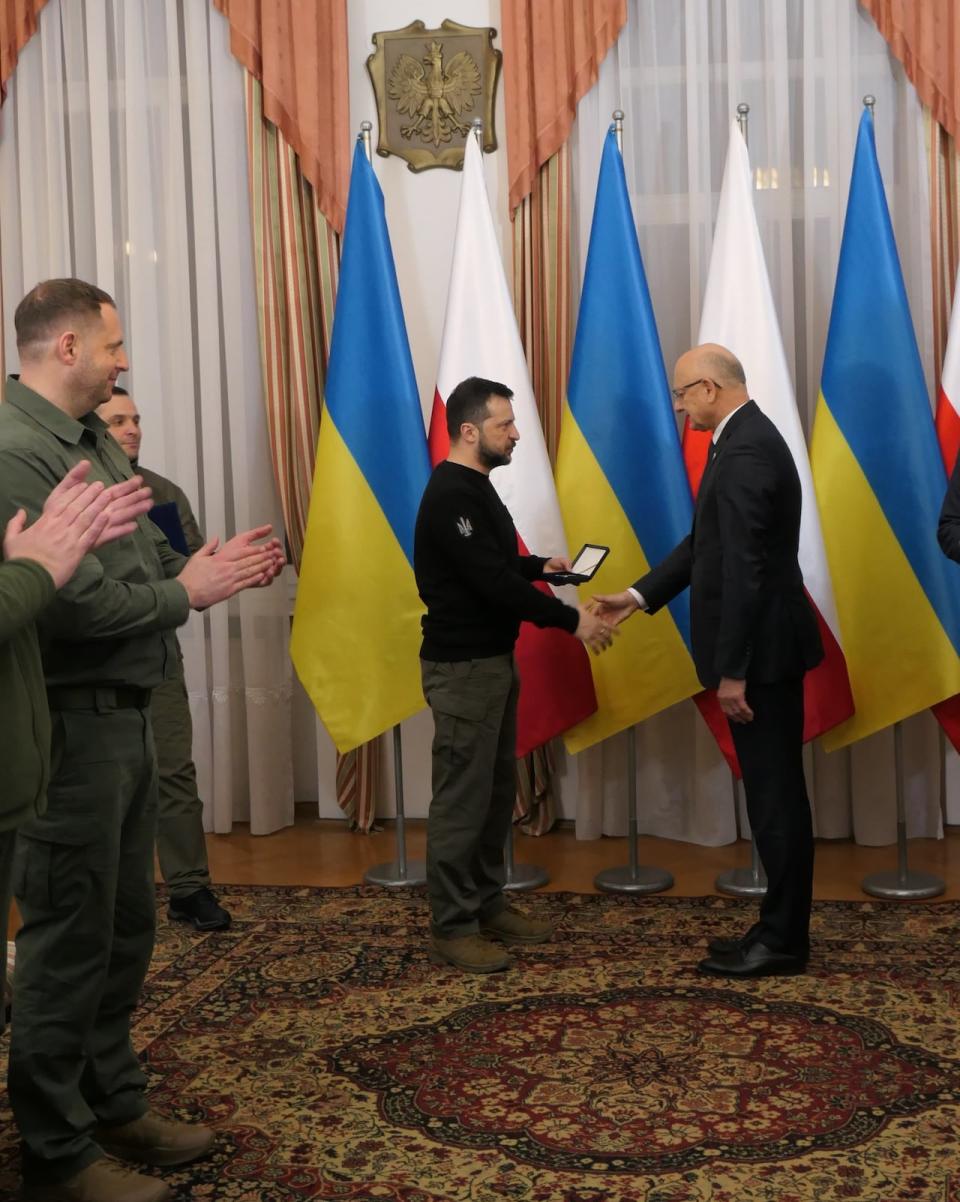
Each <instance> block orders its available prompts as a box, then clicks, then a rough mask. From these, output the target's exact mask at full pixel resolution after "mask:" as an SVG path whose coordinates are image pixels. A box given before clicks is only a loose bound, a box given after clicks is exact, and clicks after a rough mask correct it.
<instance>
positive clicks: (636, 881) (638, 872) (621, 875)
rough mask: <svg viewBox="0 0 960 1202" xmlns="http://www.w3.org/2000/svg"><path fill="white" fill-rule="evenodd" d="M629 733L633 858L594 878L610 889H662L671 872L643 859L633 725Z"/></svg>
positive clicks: (629, 836)
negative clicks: (638, 820)
mask: <svg viewBox="0 0 960 1202" xmlns="http://www.w3.org/2000/svg"><path fill="white" fill-rule="evenodd" d="M625 733H626V736H627V823H628V825H627V848H628V851H629V853H630V862H629V863H628V864H627V865H626V867H624V868H604V869H603V871H602V872H598V873H597V875H596V876H595V877H594V878H593V883H594V884H595V885H596V887H597V888H598V889H603V890H605V891H606V892H607V893H660V892H662V891H663V890H664V889H669V888H670V886H671V885H672V884H673V875H672V873H669V872H667V870H666V869H665V868H649V867H647V866H645V865H643V864H641V863H640V860H639V855H638V842H639V832H638V829H637V732H636V728H635V727H633V726H631V727H629V728H628V729H627V731H626V732H625Z"/></svg>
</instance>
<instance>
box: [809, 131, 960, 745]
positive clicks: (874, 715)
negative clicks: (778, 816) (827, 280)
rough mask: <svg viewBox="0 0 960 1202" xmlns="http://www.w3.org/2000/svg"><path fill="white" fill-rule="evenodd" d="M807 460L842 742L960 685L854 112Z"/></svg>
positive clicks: (898, 323) (879, 206) (910, 355)
mask: <svg viewBox="0 0 960 1202" xmlns="http://www.w3.org/2000/svg"><path fill="white" fill-rule="evenodd" d="M810 459H811V465H812V468H813V480H814V486H815V488H816V492H817V502H818V505H819V507H820V518H821V522H822V524H823V534H824V542H825V544H826V548H827V558H828V559H829V562H830V572H831V575H832V577H833V588H834V593H835V594H836V602H837V612H838V615H839V619H840V636H841V641H842V644H843V651H844V654H845V656H846V660H847V668H848V670H849V673H850V681H851V684H852V687H853V697H854V702H855V705H856V713H855V714H854V715H853V717H852V718H850V719H849V721H847V722H845V723H843V724H842V725H841V726H838V727H835V728H834V729H833V730H832V731H830V732H829V733H828V734H826V735H825V736H824V738H823V742H824V745H825V746H826V747H828V748H830V749H833V748H836V747H843V746H845V745H846V744H848V743H852V742H854V741H856V740H857V739H862V738H864V737H865V736H866V735H869V734H872V733H873V732H874V731H877V730H881V729H882V728H883V727H885V726H889V725H891V724H892V723H894V722H897V721H899V719H901V718H906V717H908V716H909V715H910V714H915V713H917V712H918V711H919V710H922V709H926V708H927V706H930V705H933V704H934V703H936V702H938V701H942V700H943V699H944V698H945V697H950V696H952V695H953V694H954V693H957V692H960V658H958V652H960V568H958V566H957V565H956V564H954V563H951V562H950V561H949V560H947V559H946V558H944V556H943V554H942V552H941V551H940V548H939V546H938V545H937V517H938V514H939V512H940V505H941V503H942V501H943V495H944V492H945V490H946V484H947V481H946V475H945V472H944V467H943V460H942V458H941V456H940V451H939V448H938V446H937V437H936V432H935V430H934V424H933V415H932V413H931V409H930V400H929V397H928V396H927V388H926V383H925V381H924V376H923V368H922V366H921V362H920V354H919V351H918V349H917V342H916V338H915V336H914V332H913V323H912V321H911V318H910V309H909V306H908V303H907V294H906V290H905V288H904V285H903V276H902V274H901V271H900V260H899V257H898V255H897V247H896V243H895V241H894V237H893V227H892V226H891V224H890V214H889V212H888V211H887V199H886V196H885V195H884V190H883V179H882V178H881V175H880V165H879V163H878V162H877V150H876V145H875V142H874V135H873V118H872V116H871V114H870V112H869V111H865V112H864V114H863V117H862V118H861V120H860V132H859V134H858V136H857V149H856V154H855V156H854V161H853V174H852V177H851V180H850V196H849V199H848V200H847V215H846V219H845V222H844V227H843V241H842V243H841V246H840V262H839V265H838V267H837V283H836V287H835V291H834V295H833V309H832V311H831V314H830V328H829V331H828V334H827V347H826V351H825V352H824V358H823V377H822V387H821V390H820V398H819V402H818V405H817V413H816V420H815V422H814V428H813V440H812V446H811V454H810Z"/></svg>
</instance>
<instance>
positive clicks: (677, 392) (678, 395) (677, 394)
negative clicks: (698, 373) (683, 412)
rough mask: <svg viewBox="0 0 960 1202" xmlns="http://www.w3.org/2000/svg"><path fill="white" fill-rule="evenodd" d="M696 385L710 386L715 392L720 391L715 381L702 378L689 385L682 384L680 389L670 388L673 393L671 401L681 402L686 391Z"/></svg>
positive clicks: (705, 377)
mask: <svg viewBox="0 0 960 1202" xmlns="http://www.w3.org/2000/svg"><path fill="white" fill-rule="evenodd" d="M698 384H712V385H713V386H714V388H716V389H717V390H719V389H720V385H719V384H718V383H717V382H716V380H711V379H709V377H707V376H704V378H703V379H702V380H691V381H690V383H689V384H684V385H683V387H682V388H671V389H670V391H671V393H673V399H674V400H675V401H682V400H683V394H684V393H685V392H686V391H687V389H688V388H696V386H697V385H698Z"/></svg>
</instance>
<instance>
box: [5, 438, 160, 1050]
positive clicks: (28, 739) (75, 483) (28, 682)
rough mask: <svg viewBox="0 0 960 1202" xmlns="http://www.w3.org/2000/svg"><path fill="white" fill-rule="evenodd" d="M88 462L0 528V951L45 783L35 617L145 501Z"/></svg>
mask: <svg viewBox="0 0 960 1202" xmlns="http://www.w3.org/2000/svg"><path fill="white" fill-rule="evenodd" d="M89 470H90V464H89V463H85V462H84V463H79V464H77V466H76V467H74V468H72V469H71V470H70V471H69V472H68V473H67V474H66V476H65V477H64V478H63V480H61V482H60V483H59V484H58V485H57V487H56V488H55V489H54V490H53V491H52V492H51V493H50V496H49V497H48V498H47V500H46V502H45V503H44V506H43V513H42V515H41V516H40V517H39V518H38V519H37V521H35V522H34V523H33V525H31V526H29V527H27V528H26V529H25V526H26V517H27V515H26V514H25V513H24V511H23V510H22V509H21V510H20V511H19V512H18V513H17V514H15V515H14V517H12V518H11V519H10V521H9V522H8V523H7V528H6V531H5V532H4V537H3V562H2V563H0V730H2V731H3V734H4V786H3V789H2V790H0V945H2V943H3V941H4V940H5V939H6V931H7V919H8V915H9V912H10V897H11V893H12V888H13V880H12V871H13V850H14V847H15V845H16V834H17V827H18V826H20V824H21V823H22V822H24V821H25V820H26V819H27V818H31V817H33V816H34V815H36V814H42V813H43V811H44V809H45V808H46V804H47V781H48V780H49V777H50V712H49V710H48V709H47V692H46V688H45V686H44V683H43V668H42V665H41V663H40V647H39V644H38V642H37V631H36V626H35V625H34V619H35V618H36V617H37V616H38V615H39V614H40V613H41V612H42V610H43V609H44V608H45V607H46V606H47V605H49V603H50V602H51V601H52V600H53V595H54V593H55V592H56V591H57V589H58V588H61V587H62V586H63V585H64V584H66V582H67V581H68V580H69V579H70V577H71V576H72V575H73V573H74V572H75V571H76V569H77V566H78V564H79V563H80V560H81V559H82V558H83V557H84V555H86V553H87V552H88V551H90V550H92V549H93V548H94V547H96V546H101V545H103V544H104V543H107V542H110V541H111V540H112V539H115V538H120V537H122V536H123V535H125V534H131V533H132V532H133V530H134V529H135V519H136V517H137V516H138V515H139V514H141V513H144V512H145V511H146V510H147V508H148V507H149V505H150V495H149V493H148V492H147V491H146V490H145V489H143V488H141V487H140V486H139V478H138V477H134V478H133V479H132V480H130V481H127V482H125V483H123V484H119V485H115V486H114V487H113V488H112V489H106V488H104V487H103V485H102V484H101V483H99V482H97V483H95V484H85V483H84V480H85V478H86V475H87V472H88V471H89ZM6 966H7V957H6V948H5V947H3V949H2V954H0V999H2V1002H0V1032H2V1031H3V1030H4V1029H5V1027H6V1018H7V1013H6V1012H7V1007H6V1001H7V991H6V981H5V975H6Z"/></svg>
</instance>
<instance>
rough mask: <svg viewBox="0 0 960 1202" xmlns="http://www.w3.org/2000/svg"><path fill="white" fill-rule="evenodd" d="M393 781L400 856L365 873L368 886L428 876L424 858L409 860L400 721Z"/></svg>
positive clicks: (395, 735)
mask: <svg viewBox="0 0 960 1202" xmlns="http://www.w3.org/2000/svg"><path fill="white" fill-rule="evenodd" d="M393 780H394V786H395V790H396V795H397V832H396V840H397V858H396V859H395V860H389V861H387V863H385V864H374V866H373V867H372V868H368V869H367V871H366V872H365V873H364V874H363V879H364V881H365V882H366V884H368V885H386V886H387V887H388V888H393V889H396V888H399V887H405V886H408V885H422V884H424V882H425V881H426V879H427V866H426V864H425V863H424V862H423V860H409V861H408V860H407V823H406V815H405V814H404V812H403V741H402V739H401V738H400V724H399V723H397V725H396V726H395V727H394V728H393Z"/></svg>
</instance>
